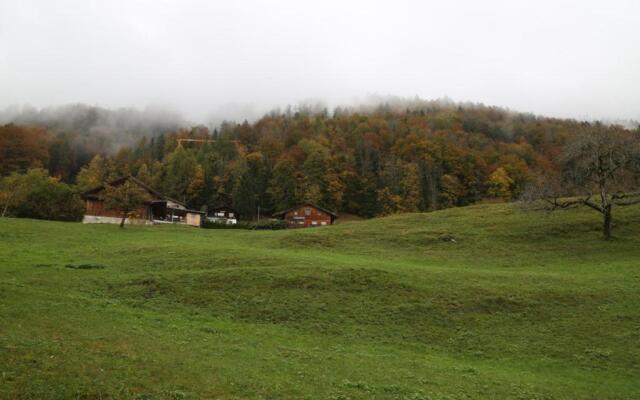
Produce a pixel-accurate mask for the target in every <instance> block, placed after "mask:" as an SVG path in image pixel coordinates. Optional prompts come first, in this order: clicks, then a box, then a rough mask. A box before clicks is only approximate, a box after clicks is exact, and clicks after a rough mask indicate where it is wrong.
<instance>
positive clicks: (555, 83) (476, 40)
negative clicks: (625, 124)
mask: <svg viewBox="0 0 640 400" xmlns="http://www.w3.org/2000/svg"><path fill="white" fill-rule="evenodd" d="M371 94H376V95H382V96H384V95H394V96H407V97H413V96H416V95H418V96H420V97H422V98H425V99H435V98H439V97H444V96H448V97H450V98H451V99H453V100H457V101H467V100H469V101H477V102H484V103H486V104H490V105H499V106H505V107H509V108H512V109H515V110H519V111H531V112H535V113H539V114H544V115H551V116H561V117H575V118H611V119H615V118H633V119H640V0H608V1H602V0H581V1H578V0H575V1H570V0H537V1H528V0H527V1H525V0H522V1H518V0H511V1H507V0H503V1H502V0H483V1H477V0H458V1H444V0H441V1H426V0H425V1H408V0H394V1H371V0H370V1H348V0H342V1H333V0H329V1H313V2H312V1H304V0H298V1H291V0H286V1H275V0H273V1H240V0H238V1H233V0H227V1H162V0H145V1H134V0H109V1H107V0H104V1H89V0H77V1H74V0H56V1H53V0H42V1H36V0H0V108H4V107H6V106H9V105H12V104H25V103H27V104H31V105H34V106H37V107H44V106H49V105H59V104H65V103H72V102H84V103H88V104H96V105H101V106H105V107H124V106H135V107H144V106H146V105H148V104H153V105H168V106H172V107H175V108H176V109H178V110H179V111H181V112H182V113H184V114H185V115H186V116H187V117H188V118H191V119H192V120H193V121H196V122H204V121H205V119H206V118H207V117H209V116H211V115H213V114H212V113H214V114H215V113H218V114H220V113H223V114H224V113H229V114H233V113H237V112H240V113H246V114H249V113H251V110H258V111H263V110H266V109H269V108H272V107H276V106H286V105H287V104H294V103H297V102H300V101H303V100H306V99H322V100H324V101H326V102H327V103H328V104H329V105H330V106H335V105H339V104H341V103H352V102H353V101H354V99H358V98H359V99H363V98H366V97H367V96H368V95H371ZM224 116H225V115H222V117H224ZM218 117H219V116H218ZM231 117H237V116H236V115H231Z"/></svg>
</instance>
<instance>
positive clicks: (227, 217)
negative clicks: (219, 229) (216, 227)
mask: <svg viewBox="0 0 640 400" xmlns="http://www.w3.org/2000/svg"><path fill="white" fill-rule="evenodd" d="M239 218H240V215H239V214H238V212H237V211H236V210H234V209H233V208H231V207H224V206H223V207H216V208H213V209H210V210H209V211H208V212H207V221H209V222H213V223H216V224H226V225H235V224H237V223H238V219H239Z"/></svg>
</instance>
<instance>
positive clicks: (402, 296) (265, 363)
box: [0, 205, 640, 399]
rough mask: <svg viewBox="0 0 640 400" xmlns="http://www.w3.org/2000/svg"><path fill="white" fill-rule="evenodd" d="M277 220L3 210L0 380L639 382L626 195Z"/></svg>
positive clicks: (39, 391) (567, 387)
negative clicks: (617, 204)
mask: <svg viewBox="0 0 640 400" xmlns="http://www.w3.org/2000/svg"><path fill="white" fill-rule="evenodd" d="M599 227H600V223H599V220H598V216H597V215H596V214H594V213H591V212H589V211H588V210H568V211H561V212H558V213H555V214H548V213H546V212H542V211H524V210H522V209H520V208H518V207H517V206H514V205H480V206H474V207H468V208H460V209H451V210H445V211H440V212H434V213H429V214H405V215H396V216H391V217H387V218H380V219H375V220H369V221H358V222H346V223H343V224H339V225H336V226H332V227H323V228H318V229H307V230H288V231H243V230H232V231H222V230H195V229H185V228H181V227H173V226H162V227H143V226H140V227H138V226H131V227H127V228H126V229H124V230H121V229H119V228H118V227H117V226H105V225H81V224H74V223H57V222H46V221H32V220H11V219H2V220H0V237H2V241H0V398H7V399H14V398H20V399H43V398H46V399H67V398H81V399H156V398H157V399H197V398H223V399H265V398H273V399H276V398H282V399H288V398H308V399H371V398H376V399H469V398H473V399H476V398H480V399H482V398H486V399H496V398H518V399H556V398H557V399H561V398H567V399H569V398H570V399H593V398H598V399H624V398H628V399H633V398H638V397H640V381H639V380H638V379H637V376H639V375H640V346H636V345H634V343H640V329H639V325H638V321H640V290H638V289H640V269H639V267H640V265H639V264H640V207H633V208H627V209H625V210H621V211H620V212H619V213H618V215H617V220H616V226H615V231H614V232H615V235H616V238H615V240H613V241H610V242H605V241H603V240H601V239H600V232H599Z"/></svg>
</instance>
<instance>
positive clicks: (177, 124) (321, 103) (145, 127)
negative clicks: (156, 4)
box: [0, 95, 640, 152]
mask: <svg viewBox="0 0 640 400" xmlns="http://www.w3.org/2000/svg"><path fill="white" fill-rule="evenodd" d="M459 109H464V110H487V109H494V110H496V111H498V112H499V113H500V114H501V115H502V116H503V117H505V116H506V118H505V121H504V122H505V123H508V122H509V120H510V119H512V118H518V119H523V118H525V119H535V118H546V116H538V115H535V114H533V113H528V112H521V111H515V110H510V109H509V108H506V107H499V106H489V105H485V104H482V103H479V102H471V101H465V102H459V101H454V100H452V99H450V98H448V97H444V98H440V99H435V100H425V99H421V98H419V97H417V96H416V97H413V98H406V97H399V96H381V95H369V96H367V97H365V98H353V99H351V100H349V101H344V102H342V103H340V104H332V103H330V102H327V101H325V100H323V99H317V98H309V99H305V100H302V101H300V102H298V103H296V104H295V105H287V106H283V107H267V106H264V105H259V104H255V103H244V104H243V103H228V104H225V105H222V106H219V107H218V108H217V109H216V110H215V111H213V112H211V113H209V114H208V115H207V117H205V118H203V119H202V120H199V121H197V120H196V121H194V120H189V119H187V118H185V117H184V116H183V115H184V114H183V113H182V112H181V111H179V110H177V109H175V108H171V107H166V106H162V107H161V106H147V107H145V108H144V109H142V110H140V109H136V108H133V107H129V108H116V109H110V108H106V107H101V106H94V105H88V104H81V103H76V104H67V105H61V106H53V107H45V108H41V109H38V108H36V107H33V106H30V105H24V106H11V107H8V108H6V109H4V110H0V124H7V123H15V124H17V125H25V126H37V127H43V128H47V129H48V130H50V131H51V132H53V133H54V134H58V133H60V134H72V135H73V136H75V137H94V138H96V137H102V138H104V139H105V141H104V142H103V143H105V146H107V147H108V148H104V149H101V151H105V152H109V151H114V150H116V149H117V148H118V147H120V146H121V145H131V144H134V143H135V142H136V141H137V140H139V139H140V138H142V137H154V136H158V135H160V134H162V133H167V132H175V131H177V130H180V129H187V128H190V127H193V126H198V125H199V126H206V127H207V128H208V129H209V130H210V131H213V130H214V129H216V128H219V127H220V126H221V125H222V124H223V123H241V122H244V121H247V122H250V123H251V122H255V121H257V120H258V119H260V118H262V117H264V116H266V115H282V114H285V115H292V114H295V113H304V114H308V115H327V116H335V115H346V114H354V113H360V114H370V113H374V112H392V113H402V112H406V111H424V112H435V111H440V112H441V111H447V110H452V111H453V110H459ZM564 119H571V120H575V119H572V118H564ZM585 120H587V121H593V120H594V119H589V118H585ZM601 122H604V123H606V124H615V125H621V126H624V127H626V128H628V129H638V128H639V127H640V122H638V121H635V120H620V119H608V120H606V119H605V120H601Z"/></svg>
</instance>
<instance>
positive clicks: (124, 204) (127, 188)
mask: <svg viewBox="0 0 640 400" xmlns="http://www.w3.org/2000/svg"><path fill="white" fill-rule="evenodd" d="M103 198H104V203H105V207H107V208H108V209H111V210H118V211H120V212H122V221H120V228H124V223H125V221H126V220H127V217H128V216H129V214H130V213H131V212H132V211H134V210H135V209H137V208H138V207H140V206H141V205H142V204H144V203H145V202H147V201H149V200H150V197H149V194H148V193H147V192H145V191H144V190H142V189H141V188H140V186H138V185H136V184H135V183H133V182H131V181H130V180H126V181H125V182H124V183H123V184H122V185H119V186H110V185H106V187H105V191H104V195H103Z"/></svg>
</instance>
